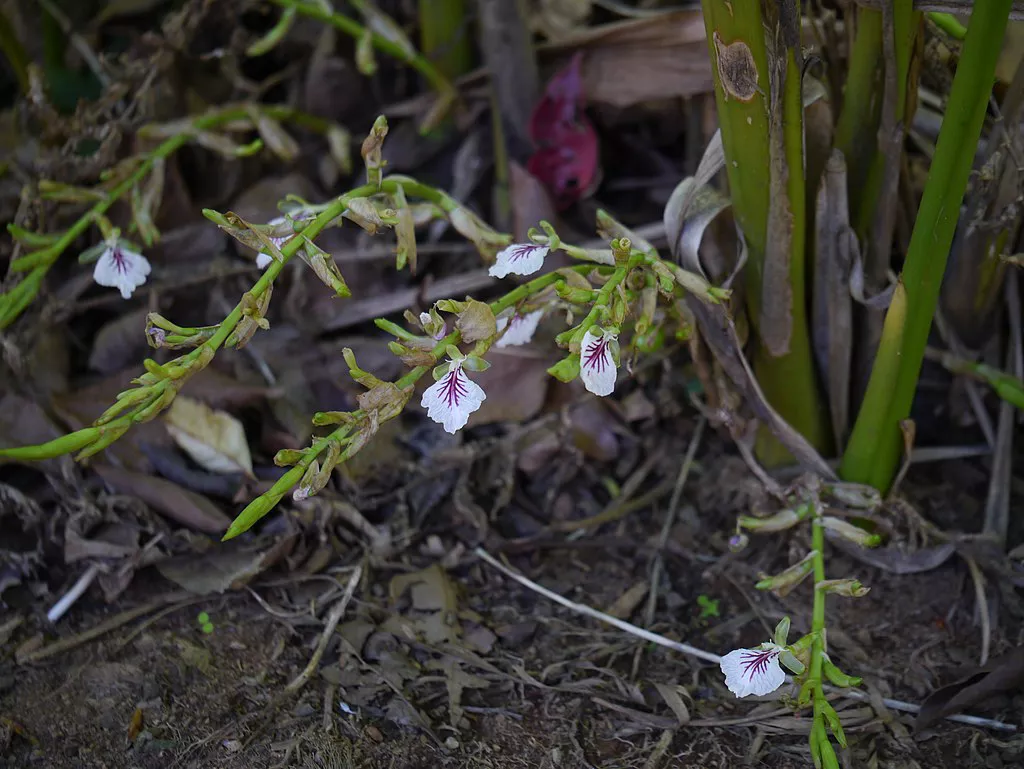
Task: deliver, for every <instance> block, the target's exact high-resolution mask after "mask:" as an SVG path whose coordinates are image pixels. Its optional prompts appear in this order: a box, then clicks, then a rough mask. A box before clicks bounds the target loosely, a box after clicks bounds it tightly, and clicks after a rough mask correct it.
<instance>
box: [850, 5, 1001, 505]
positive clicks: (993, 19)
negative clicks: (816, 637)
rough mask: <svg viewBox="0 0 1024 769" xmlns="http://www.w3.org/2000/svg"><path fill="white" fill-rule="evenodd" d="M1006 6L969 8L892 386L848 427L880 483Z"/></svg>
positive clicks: (907, 399) (953, 220) (924, 332)
mask: <svg viewBox="0 0 1024 769" xmlns="http://www.w3.org/2000/svg"><path fill="white" fill-rule="evenodd" d="M1011 6H1012V0H987V1H986V2H984V3H978V4H977V5H976V6H975V8H974V12H973V13H972V15H971V23H970V26H969V27H968V30H967V38H966V40H965V42H964V47H963V53H962V56H961V59H960V63H959V66H958V67H957V71H956V76H955V77H954V79H953V87H952V90H951V92H950V95H949V103H948V105H947V107H946V114H945V117H944V119H943V121H942V129H941V130H940V132H939V140H938V143H937V145H936V148H935V156H934V158H933V160H932V165H931V169H930V172H929V175H928V182H927V184H926V185H925V189H924V196H923V197H922V200H921V207H920V210H919V212H918V215H917V221H916V222H915V223H914V232H913V234H912V236H911V239H910V247H909V249H908V251H907V258H906V263H905V264H904V268H903V283H904V285H905V286H906V290H907V320H906V327H905V329H904V333H903V340H902V345H901V349H900V354H899V357H898V360H896V361H895V363H893V362H892V361H889V362H888V365H895V366H896V367H897V374H896V378H895V387H894V389H893V391H892V394H891V398H890V399H889V401H888V405H887V408H886V409H884V410H877V409H872V408H868V407H867V406H868V404H867V402H865V404H864V406H863V407H862V408H861V410H860V412H859V414H858V416H857V424H856V425H855V426H854V431H855V432H856V431H857V430H858V428H860V429H861V430H862V431H863V432H864V434H865V436H866V438H865V440H870V441H871V443H872V444H873V445H874V455H873V457H872V458H871V460H870V467H869V468H864V467H862V466H860V465H859V464H858V467H857V468H856V469H857V470H858V471H863V470H867V472H866V473H865V475H864V476H862V480H863V481H864V482H867V483H870V484H871V485H872V486H874V487H875V488H877V489H880V490H887V489H888V488H889V485H890V484H891V483H892V479H893V477H894V475H895V473H896V469H897V465H898V463H899V458H900V451H901V448H902V440H901V435H900V422H902V421H903V420H904V419H906V418H907V417H908V416H909V415H910V408H911V405H912V403H913V400H914V392H915V390H916V387H917V378H918V375H919V374H920V371H921V363H922V361H923V359H924V351H925V346H926V345H927V342H928V333H929V331H930V329H931V324H932V318H933V316H934V315H935V307H936V304H937V302H938V297H939V289H940V287H941V284H942V276H943V273H944V271H945V268H946V259H947V257H948V255H949V249H950V245H951V244H952V241H953V234H954V232H955V231H956V226H957V219H958V215H959V211H960V205H961V203H962V202H963V197H964V192H965V190H966V188H967V180H968V178H969V176H970V171H971V165H972V163H973V160H974V153H973V152H972V151H970V148H973V147H976V146H977V145H978V140H979V138H980V136H981V128H982V125H983V123H984V120H985V114H986V112H987V109H988V100H989V96H990V94H991V92H992V83H993V80H994V76H995V69H996V63H997V61H998V59H999V54H1000V51H1001V50H1002V45H1001V43H1002V40H1003V36H1004V34H1005V32H1006V25H1007V23H1008V20H1009V15H1010V9H1011ZM965 148H967V150H966V151H965ZM875 365H876V366H878V365H879V362H876V364H875ZM872 377H874V371H872ZM846 464H847V463H846V461H845V460H844V466H846ZM858 474H859V473H858ZM844 477H845V476H844Z"/></svg>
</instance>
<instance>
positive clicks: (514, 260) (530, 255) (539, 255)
mask: <svg viewBox="0 0 1024 769" xmlns="http://www.w3.org/2000/svg"><path fill="white" fill-rule="evenodd" d="M547 255H548V247H547V246H538V245H537V244H536V243H513V244H512V245H511V246H509V247H508V248H505V249H504V250H502V251H500V252H499V253H498V261H496V262H495V263H494V264H492V265H491V269H489V270H488V271H487V272H488V274H489V275H490V276H491V277H492V278H504V277H505V276H506V275H509V274H512V275H532V274H533V273H535V272H536V271H537V270H539V269H540V268H541V267H543V266H544V257H546V256H547Z"/></svg>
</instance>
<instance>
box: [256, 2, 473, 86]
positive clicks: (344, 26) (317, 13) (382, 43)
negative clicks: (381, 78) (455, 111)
mask: <svg viewBox="0 0 1024 769" xmlns="http://www.w3.org/2000/svg"><path fill="white" fill-rule="evenodd" d="M271 2H273V3H275V4H276V5H279V6H281V7H282V8H294V9H295V10H296V11H298V12H299V13H301V14H302V15H303V16H308V17H309V18H311V19H316V20H317V21H320V22H322V23H324V24H330V25H331V26H333V27H334V28H335V29H338V30H340V31H342V32H344V33H345V34H346V35H349V36H350V37H353V38H355V39H356V40H358V39H359V38H360V37H362V35H363V34H364V32H365V27H363V25H362V24H360V23H359V22H357V21H355V20H354V19H350V18H349V17H348V16H345V15H343V14H340V13H337V12H331V11H326V10H324V8H323V6H322V5H320V4H317V3H311V2H307V1H306V0H271ZM372 35H373V44H374V46H375V47H376V48H377V49H379V50H380V51H383V52H384V53H386V54H388V55H389V56H392V57H394V58H396V59H398V60H399V61H402V62H405V63H406V64H408V65H409V66H410V67H412V68H413V69H415V70H416V71H417V72H419V73H420V74H421V75H423V77H425V78H426V79H427V81H428V82H429V83H430V85H431V86H432V87H433V88H434V89H435V90H437V91H439V92H441V93H451V92H452V91H453V90H454V87H453V86H452V84H451V83H450V82H449V81H448V79H447V78H445V76H444V75H442V74H441V73H440V72H439V71H438V69H437V68H436V67H435V66H434V65H433V64H431V63H430V61H428V60H427V59H426V58H425V57H424V56H423V55H422V54H420V53H410V52H409V51H407V50H406V49H405V48H403V47H402V46H401V45H399V44H398V43H395V42H393V41H391V40H388V39H387V38H386V37H384V36H382V35H380V34H378V33H376V32H373V33H372Z"/></svg>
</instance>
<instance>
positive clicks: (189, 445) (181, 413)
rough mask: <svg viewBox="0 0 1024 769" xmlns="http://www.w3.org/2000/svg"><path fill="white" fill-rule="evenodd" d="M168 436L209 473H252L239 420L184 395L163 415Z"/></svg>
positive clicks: (176, 399)
mask: <svg viewBox="0 0 1024 769" xmlns="http://www.w3.org/2000/svg"><path fill="white" fill-rule="evenodd" d="M164 422H165V424H166V425H167V429H168V431H169V432H170V433H171V437H172V438H173V439H174V441H175V443H177V444H178V445H179V446H180V447H181V448H182V449H183V450H184V451H185V452H186V453H187V454H188V455H189V456H190V457H192V459H193V460H194V461H195V462H196V464H198V465H199V466H201V467H203V468H204V469H206V470H209V471H210V472H211V473H222V474H231V473H245V474H246V475H249V476H252V456H251V454H250V453H249V442H248V441H247V440H246V437H245V428H243V427H242V423H241V422H239V421H238V420H237V419H235V417H233V416H231V415H230V414H228V413H227V412H226V411H216V410H214V409H211V408H210V407H209V406H207V405H206V404H204V403H201V402H199V401H197V400H195V399H194V398H190V397H188V396H186V395H179V396H178V397H177V398H175V399H174V402H173V403H172V404H171V407H170V409H168V410H167V412H166V413H165V415H164Z"/></svg>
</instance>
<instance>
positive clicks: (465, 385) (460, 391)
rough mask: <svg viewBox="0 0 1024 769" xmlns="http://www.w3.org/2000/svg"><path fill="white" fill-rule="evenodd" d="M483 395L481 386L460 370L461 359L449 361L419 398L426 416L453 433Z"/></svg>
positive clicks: (463, 423) (478, 406)
mask: <svg viewBox="0 0 1024 769" xmlns="http://www.w3.org/2000/svg"><path fill="white" fill-rule="evenodd" d="M486 399H487V395H486V394H485V393H484V391H483V388H482V387H480V385H478V384H477V383H476V382H474V381H472V380H471V379H470V378H469V377H468V376H467V375H466V372H465V371H463V370H462V362H461V361H459V362H453V363H452V365H451V368H450V369H448V373H447V374H445V375H444V376H443V377H441V378H440V379H439V380H437V381H436V382H434V384H432V385H431V386H430V387H428V388H427V389H426V390H425V391H424V393H423V398H422V399H421V400H420V405H421V406H422V407H423V408H425V409H426V410H427V416H428V417H430V418H431V419H433V420H434V421H435V422H437V423H438V424H440V425H442V426H443V427H444V429H445V431H446V432H449V433H452V434H454V433H456V432H458V431H459V430H460V429H461V428H463V427H465V426H466V422H468V421H469V415H470V414H472V413H473V412H474V411H476V410H477V409H478V408H480V404H482V403H483V402H484V401H485V400H486Z"/></svg>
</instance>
